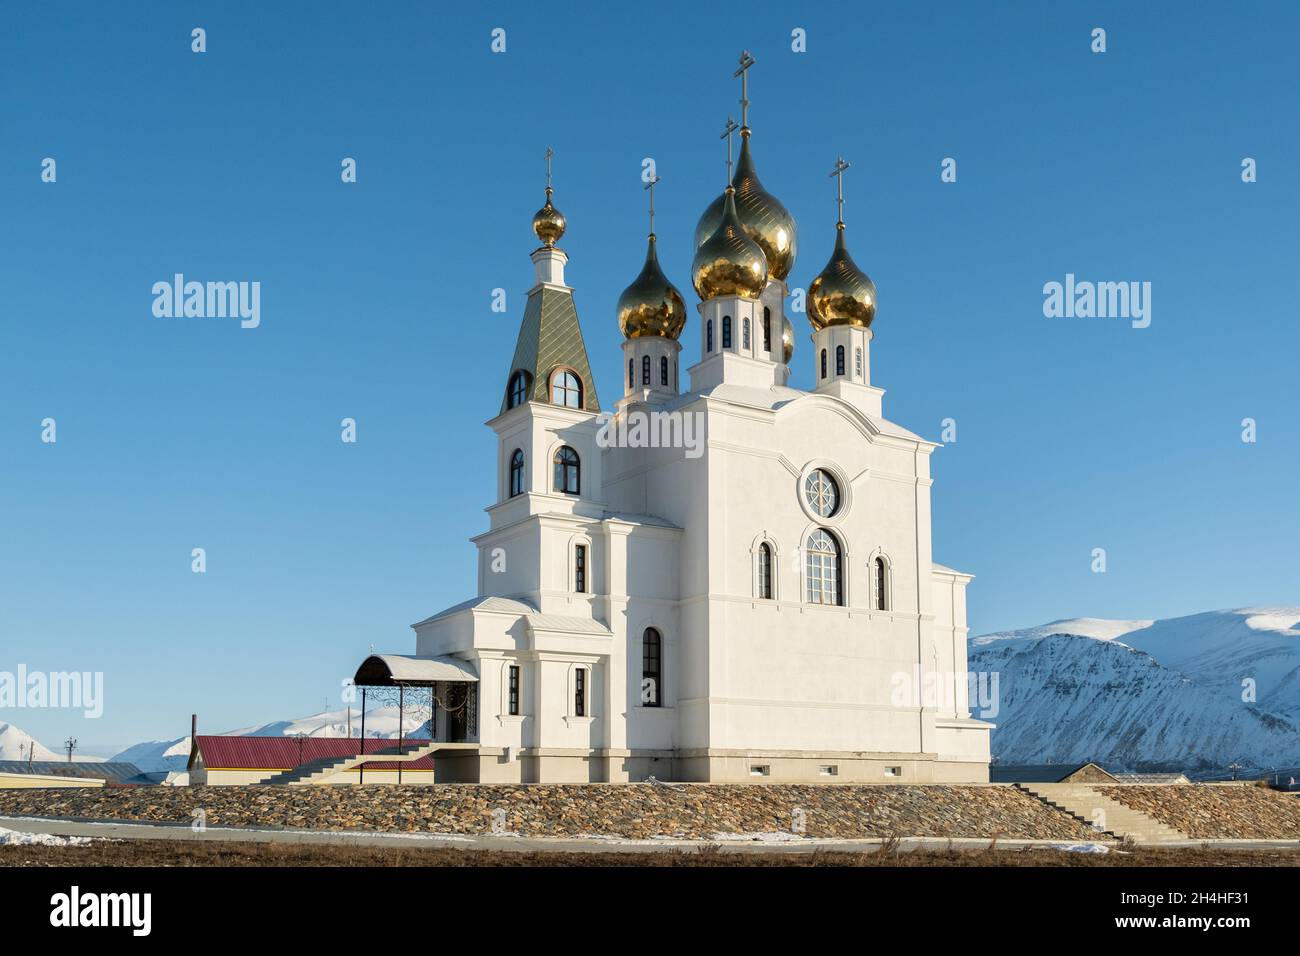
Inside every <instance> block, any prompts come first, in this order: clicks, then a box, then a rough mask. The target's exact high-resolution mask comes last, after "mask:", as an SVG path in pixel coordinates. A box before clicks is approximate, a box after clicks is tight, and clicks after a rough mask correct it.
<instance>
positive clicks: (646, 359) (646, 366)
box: [641, 355, 650, 385]
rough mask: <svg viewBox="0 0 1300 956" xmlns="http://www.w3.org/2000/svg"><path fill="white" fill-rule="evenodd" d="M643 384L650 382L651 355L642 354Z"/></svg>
mask: <svg viewBox="0 0 1300 956" xmlns="http://www.w3.org/2000/svg"><path fill="white" fill-rule="evenodd" d="M641 384H642V385H649V384H650V356H648V355H643V356H641Z"/></svg>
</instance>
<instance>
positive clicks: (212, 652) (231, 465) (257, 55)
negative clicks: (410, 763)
mask: <svg viewBox="0 0 1300 956" xmlns="http://www.w3.org/2000/svg"><path fill="white" fill-rule="evenodd" d="M1204 6H1205V5H1201V4H1157V3H1149V4H1131V3H1089V4H1073V5H1069V4H1058V3H1053V4H1042V3H996V4H973V3H969V4H968V3H952V4H916V3H881V4H870V5H865V4H859V3H845V4H831V3H818V4H815V5H808V7H807V9H799V5H792V4H789V3H761V2H752V3H747V4H743V5H736V4H724V5H710V4H703V3H689V4H688V3H670V2H663V3H655V4H639V5H637V6H635V7H631V6H628V7H626V8H624V7H621V6H620V5H615V4H609V3H601V4H591V5H586V4H577V3H564V4H546V3H517V4H510V5H504V4H482V5H480V4H461V5H457V4H441V3H437V4H435V3H424V2H420V3H384V4H347V5H342V4H338V5H335V4H330V3H255V2H223V3H212V2H209V3H161V2H150V3H115V4H104V3H90V2H86V3H78V4H73V3H68V4H48V3H47V4H7V5H5V8H4V12H3V14H0V97H2V98H3V108H0V291H2V292H3V326H2V328H0V336H2V338H0V670H8V671H13V670H15V669H16V668H17V666H18V665H19V664H25V665H26V666H27V667H29V668H33V669H44V670H71V669H75V670H88V671H103V672H104V675H105V681H106V687H105V698H106V700H105V713H104V716H103V717H102V718H101V719H99V720H98V721H89V720H83V719H82V718H80V717H79V716H77V715H74V714H71V713H69V712H67V711H52V710H46V711H35V710H7V711H0V721H3V720H9V721H12V722H13V723H15V724H18V725H19V726H21V727H23V728H25V729H27V730H29V731H31V732H33V733H35V734H36V735H37V736H38V738H40V739H41V740H42V741H43V742H44V743H46V744H47V745H50V746H57V744H58V742H59V741H61V740H62V739H63V737H64V736H66V735H68V734H73V735H76V736H78V737H79V738H80V739H81V740H82V741H83V742H91V743H105V742H113V743H123V744H125V743H131V742H134V741H136V740H139V739H142V738H148V737H154V736H157V737H163V736H179V735H180V734H182V733H184V732H185V731H186V730H187V729H188V719H189V714H190V712H191V711H195V710H196V711H198V712H199V714H200V720H201V726H202V727H203V728H204V729H207V730H209V731H217V730H225V729H230V728H233V727H237V726H243V725H249V724H254V723H260V722H263V721H267V720H271V719H277V718H286V717H292V716H297V715H302V714H305V713H310V712H314V711H318V710H320V709H322V708H323V707H324V706H325V704H326V702H327V700H328V702H329V703H330V704H331V706H339V689H340V682H341V681H342V679H343V678H345V677H347V676H348V675H350V674H351V672H352V670H353V668H354V667H355V666H356V664H357V662H358V660H359V659H360V657H361V656H362V655H364V654H365V653H366V652H367V651H368V649H369V647H370V646H371V645H372V644H373V645H375V646H376V647H377V648H380V649H386V650H396V651H404V650H410V649H411V648H412V647H413V641H412V633H411V631H410V630H409V629H408V627H407V625H409V624H410V623H412V622H413V621H416V620H419V619H421V618H423V617H425V616H427V615H429V614H431V613H433V612H436V611H438V610H440V609H442V608H443V607H444V606H447V605H449V604H452V603H455V602H458V601H460V600H463V599H465V598H466V597H469V596H472V595H473V593H474V587H475V570H474V569H475V564H474V560H473V549H472V547H471V546H470V545H469V544H468V543H467V542H466V539H467V538H468V537H469V536H471V535H473V534H476V533H478V532H480V531H482V530H484V529H485V527H486V516H485V515H484V514H483V511H482V509H483V508H484V506H486V505H487V504H488V503H489V501H490V499H491V497H492V489H493V487H494V476H493V473H492V469H493V466H494V438H493V435H492V433H491V431H490V430H489V429H487V428H485V427H483V424H482V423H483V422H484V421H486V420H487V419H489V418H491V417H492V416H493V415H494V414H495V413H496V411H497V408H498V404H499V401H500V396H501V391H502V388H503V385H504V379H505V376H506V373H507V371H508V368H507V366H508V364H509V361H510V356H511V352H512V349H513V345H514V339H515V335H516V332H517V329H518V322H519V318H520V315H521V312H522V307H523V303H524V293H525V292H526V290H527V288H528V286H529V285H530V284H531V281H532V266H531V264H530V262H529V260H528V253H529V252H530V251H531V250H532V249H533V248H534V246H535V245H536V241H535V239H534V237H533V235H532V233H531V231H530V229H529V221H530V218H531V216H532V213H533V212H534V211H535V210H536V208H537V207H538V206H539V205H540V204H541V200H542V198H543V196H542V190H543V186H544V167H543V162H542V153H543V151H544V149H545V147H546V146H548V145H549V146H552V147H553V148H554V149H555V151H556V158H555V186H556V196H555V198H556V204H557V205H558V206H559V208H560V209H562V210H563V211H564V213H565V214H566V215H567V217H568V220H569V231H568V235H567V236H566V237H565V239H564V240H563V242H562V246H563V247H564V248H565V249H566V251H567V252H568V253H569V256H570V262H569V265H568V270H567V278H568V280H569V282H570V284H572V285H573V286H575V288H576V290H577V291H576V300H577V303H578V308H579V313H580V315H581V318H582V322H583V328H584V331H585V334H586V340H587V347H588V350H589V354H590V356H591V360H592V364H593V366H594V368H595V370H596V375H597V378H598V386H599V391H600V395H601V398H602V401H603V403H604V405H605V406H606V407H610V406H611V405H612V403H613V401H614V400H615V399H616V398H617V397H618V396H619V394H620V391H621V390H620V368H621V362H620V355H619V352H618V345H619V342H620V337H619V334H618V330H617V328H616V326H615V321H614V315H613V309H614V303H615V301H616V300H617V297H618V294H619V292H620V291H621V290H622V288H623V287H624V286H625V285H626V284H627V283H628V282H630V281H631V280H632V278H633V277H634V276H635V275H636V273H637V271H638V270H639V269H640V266H641V260H642V257H643V254H644V234H645V215H644V204H645V195H644V193H643V192H642V190H641V183H640V181H639V176H640V169H641V165H640V164H641V161H642V159H643V158H644V157H647V156H649V157H653V158H654V159H655V161H656V163H657V166H658V171H659V173H660V175H661V176H663V183H662V185H661V186H660V188H659V191H658V197H657V205H658V222H657V225H658V230H657V231H658V233H659V236H660V243H659V246H660V254H661V259H662V261H663V264H664V267H665V270H666V271H667V272H668V274H669V276H670V278H672V279H673V281H674V282H676V283H677V285H678V286H679V287H680V288H681V289H682V290H683V291H684V292H686V293H687V298H688V301H689V302H690V303H692V304H693V303H694V301H695V298H694V295H693V293H692V292H691V291H690V279H689V272H688V267H689V263H690V258H691V254H692V251H693V250H692V248H691V234H692V231H693V229H694V226H695V221H696V218H697V217H698V215H699V213H700V212H701V211H702V210H703V209H704V207H705V206H706V205H707V203H708V202H709V201H710V200H711V199H712V198H713V197H714V196H715V195H716V194H717V192H718V191H719V189H720V188H721V186H722V184H723V179H724V167H723V162H724V147H723V144H722V142H721V140H720V139H719V133H720V131H721V128H722V126H723V123H724V121H725V119H726V117H727V116H728V114H736V113H737V111H738V106H737V103H736V101H737V99H738V97H739V89H738V82H737V81H735V80H733V79H732V71H733V69H734V67H735V62H736V58H737V56H738V55H739V53H740V51H741V49H742V48H748V49H749V50H751V51H752V52H753V54H754V56H755V57H756V58H757V61H758V63H757V65H756V66H755V67H754V69H753V70H752V71H751V86H750V98H751V100H752V107H751V113H750V119H751V123H752V125H753V127H754V139H753V145H754V152H755V158H756V162H757V166H758V170H759V173H760V175H761V176H762V178H763V181H764V183H765V185H766V186H767V188H768V189H770V190H771V191H772V192H773V193H774V194H776V195H777V196H778V197H780V198H781V199H782V201H783V202H784V203H785V204H786V205H787V206H788V207H789V209H790V210H791V212H792V213H793V214H794V215H795V217H796V218H797V219H798V222H799V224H800V253H799V259H798V262H797V263H796V265H795V270H794V273H793V275H792V276H791V284H792V285H794V286H806V285H807V283H808V282H809V281H810V280H811V278H812V276H814V275H815V274H816V273H817V271H819V270H820V269H821V267H822V265H823V264H824V263H825V261H826V259H827V257H828V256H829V254H830V250H831V246H832V243H833V240H834V227H833V224H834V214H835V203H834V199H835V195H834V183H833V181H832V180H831V179H829V178H828V176H827V173H828V172H829V170H830V168H831V166H832V164H833V163H834V160H835V157H836V156H837V155H838V154H843V155H844V156H845V157H846V158H848V159H849V160H850V161H851V162H852V163H853V167H852V169H851V170H850V171H849V173H848V174H847V175H846V177H845V193H846V207H845V218H846V220H847V221H848V224H849V230H850V231H849V237H850V243H851V248H852V251H853V254H854V256H855V258H856V259H857V261H858V263H859V264H860V265H861V266H862V267H863V268H864V269H866V270H867V271H868V272H869V273H870V274H871V276H872V278H873V279H874V280H875V282H876V284H877V286H878V288H879V301H880V306H879V313H878V316H877V319H876V323H875V325H874V329H875V332H876V338H875V342H874V344H873V349H872V373H873V379H874V381H875V383H876V384H878V385H881V386H883V387H884V388H886V389H887V390H888V394H887V395H886V396H885V410H886V414H887V415H888V416H889V417H890V418H891V419H893V420H895V421H897V422H899V423H900V424H902V425H904V426H906V427H908V428H910V429H912V430H913V431H916V432H918V433H920V434H922V435H923V436H926V437H929V438H932V439H935V440H937V439H938V438H939V437H940V432H941V428H942V426H941V422H942V420H943V419H945V418H949V417H951V418H953V419H955V420H956V422H957V441H956V443H954V444H950V445H948V446H947V447H944V448H942V449H939V450H938V451H937V452H936V453H935V455H934V458H933V462H932V464H933V473H934V476H935V479H936V484H935V487H934V518H935V531H934V554H935V558H936V560H938V561H941V562H943V563H945V564H949V565H951V566H954V567H957V568H961V569H962V570H966V571H969V572H972V573H973V574H975V575H976V580H975V582H974V584H973V585H972V587H971V589H970V625H971V628H972V631H973V632H974V633H983V632H987V631H991V630H995V629H1000V628H1005V627H1012V626H1021V625H1030V624H1037V623H1042V622H1045V621H1048V620H1052V619H1056V618H1063V617H1071V616H1079V615H1088V616H1098V617H1125V618H1128V617H1162V616H1171V615H1177V614H1182V613H1190V612H1194V611H1199V610H1206V609H1211V608H1219V607H1231V606H1240V605H1248V604H1260V603H1292V604H1294V603H1296V602H1298V601H1300V574H1297V564H1298V563H1300V562H1298V561H1297V558H1296V549H1297V542H1300V506H1298V503H1297V491H1296V484H1297V482H1296V478H1297V474H1300V422H1298V421H1297V393H1298V390H1297V385H1296V361H1297V356H1298V355H1300V348H1298V346H1300V333H1298V332H1297V316H1296V306H1295V303H1296V294H1295V283H1296V276H1297V268H1296V257H1297V254H1298V253H1300V225H1298V220H1297V215H1296V212H1297V209H1300V203H1298V200H1300V176H1297V175H1296V174H1295V166H1296V157H1297V154H1298V153H1300V142H1298V140H1300V126H1298V125H1297V123H1296V116H1297V94H1298V93H1300V74H1298V73H1297V71H1296V69H1295V66H1296V58H1295V38H1296V36H1297V35H1300V13H1298V12H1297V11H1298V9H1300V8H1297V7H1296V6H1295V5H1294V4H1291V3H1285V4H1284V3H1277V4H1270V3H1259V4H1250V5H1248V6H1244V7H1243V6H1239V5H1228V4H1223V5H1221V7H1222V9H1221V10H1220V12H1217V13H1215V12H1210V11H1207V10H1206V9H1204ZM194 27H203V28H205V29H206V31H207V52H206V53H202V54H196V53H193V52H191V32H190V31H191V29H192V28H194ZM496 27H501V28H504V29H505V31H506V52H505V53H501V54H494V53H493V52H491V49H490V41H491V37H490V32H491V31H492V29H493V28H496ZM1094 27H1104V28H1105V29H1106V31H1107V37H1106V43H1107V50H1106V52H1105V53H1101V54H1096V53H1093V52H1091V50H1090V46H1091V43H1092V39H1091V36H1090V34H1091V31H1092V29H1093V28H1094ZM795 28H803V29H804V30H806V33H807V52H804V53H795V52H792V50H791V31H792V30H793V29H795ZM46 157H50V158H53V159H55V160H56V162H57V181H56V182H54V183H45V182H42V181H41V163H42V160H43V159H44V158H46ZM344 157H353V158H355V159H356V161H357V170H358V182H357V183H355V184H344V183H342V182H341V181H340V162H341V160H342V159H343V158H344ZM945 157H952V158H954V159H955V160H956V161H957V172H958V177H957V182H955V183H943V182H941V181H940V164H941V161H942V160H943V159H944V158H945ZM1245 157H1252V158H1254V159H1255V160H1256V161H1257V164H1258V165H1257V168H1258V181H1257V182H1255V183H1250V184H1247V183H1243V182H1242V178H1241V172H1242V169H1241V164H1242V160H1243V158H1245ZM176 272H183V273H184V274H185V275H186V276H187V277H189V278H193V279H199V280H243V281H254V280H256V281H258V282H260V283H261V325H260V326H259V327H258V328H256V329H241V328H240V327H239V325H238V323H237V322H236V321H234V320H230V319H198V318H191V319H183V318H181V319H177V318H170V319H168V318H156V317H154V315H153V314H152V305H153V296H152V294H151V287H152V285H153V283H155V282H158V281H169V280H170V279H171V277H172V275H173V274H174V273H176ZM1067 273H1073V274H1075V275H1076V276H1078V277H1079V278H1080V279H1090V280H1094V281H1139V282H1150V283H1151V284H1152V301H1151V318H1152V321H1151V325H1150V327H1149V328H1146V329H1134V328H1132V327H1131V324H1130V322H1129V321H1127V320H1125V319H1116V318H1110V319H1101V318H1046V317H1045V316H1044V314H1043V291H1042V290H1043V285H1044V283H1047V282H1051V281H1064V279H1065V275H1066V274H1067ZM497 287H501V288H504V289H506V290H507V291H508V296H509V299H508V302H509V306H510V308H509V312H508V313H507V314H504V315H502V314H498V313H494V312H492V311H491V309H490V304H491V292H492V289H494V288H497ZM691 314H692V319H691V323H690V325H689V326H688V329H687V331H686V333H685V334H684V335H683V337H682V341H683V344H684V346H685V355H684V357H683V358H684V361H685V362H686V363H687V364H689V363H690V362H693V361H694V360H695V358H696V357H697V355H698V338H697V333H696V331H695V322H696V321H698V319H697V318H696V316H695V313H694V311H693V310H692V313H691ZM796 326H797V331H798V334H799V341H798V346H797V349H796V354H795V360H794V366H795V373H794V380H793V384H795V385H796V386H800V387H808V386H810V385H811V382H812V365H811V362H812V359H811V357H810V354H811V347H810V345H809V344H808V340H807V338H806V333H807V327H806V324H805V322H804V320H803V319H802V318H801V317H796ZM47 417H50V418H54V419H55V420H56V421H57V439H58V440H57V443H56V444H53V445H50V444H45V443H42V441H41V422H42V420H43V419H45V418H47ZM344 417H352V418H355V419H356V421H357V423H358V441H357V443H356V444H351V445H349V444H344V443H342V442H341V441H340V437H339V432H340V420H341V419H343V418H344ZM1246 417H1251V418H1254V419H1255V420H1256V421H1257V423H1258V441H1257V442H1255V443H1253V444H1248V443H1244V442H1243V441H1242V440H1241V433H1242V427H1241V421H1242V419H1243V418H1246ZM196 547H201V548H204V549H206V553H207V572H206V573H205V574H194V573H192V572H191V558H190V554H191V550H192V549H193V548H196ZM1094 548H1105V549H1106V552H1107V571H1106V573H1105V574H1095V573H1093V572H1092V569H1091V565H1092V551H1093V549H1094Z"/></svg>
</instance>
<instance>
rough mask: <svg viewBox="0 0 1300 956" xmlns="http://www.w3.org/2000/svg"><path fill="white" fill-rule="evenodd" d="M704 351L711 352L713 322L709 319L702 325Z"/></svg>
mask: <svg viewBox="0 0 1300 956" xmlns="http://www.w3.org/2000/svg"><path fill="white" fill-rule="evenodd" d="M704 351H706V352H712V351H713V320H712V319H709V321H708V322H706V323H705V324H704Z"/></svg>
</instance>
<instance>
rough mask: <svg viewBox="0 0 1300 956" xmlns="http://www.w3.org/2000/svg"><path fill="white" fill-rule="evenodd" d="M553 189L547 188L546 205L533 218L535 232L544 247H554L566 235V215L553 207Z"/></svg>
mask: <svg viewBox="0 0 1300 956" xmlns="http://www.w3.org/2000/svg"><path fill="white" fill-rule="evenodd" d="M551 191H552V190H551V187H550V186H547V187H546V205H545V206H543V207H542V208H541V209H539V210H537V214H536V215H535V216H533V232H535V233H537V238H538V239H540V240H542V245H544V246H553V245H555V244H556V243H557V242H559V241H560V237H561V236H562V235H564V213H562V212H560V210H558V209H556V208H555V207H554V206H553V205H551Z"/></svg>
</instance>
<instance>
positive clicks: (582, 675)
mask: <svg viewBox="0 0 1300 956" xmlns="http://www.w3.org/2000/svg"><path fill="white" fill-rule="evenodd" d="M573 716H575V717H586V716H587V668H585V667H579V668H578V669H577V670H576V671H574V672H573Z"/></svg>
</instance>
